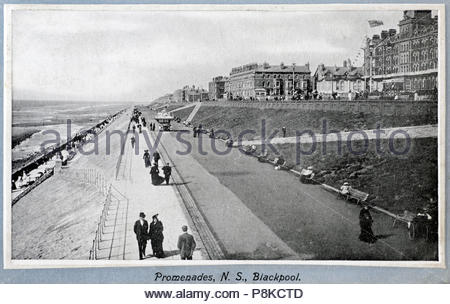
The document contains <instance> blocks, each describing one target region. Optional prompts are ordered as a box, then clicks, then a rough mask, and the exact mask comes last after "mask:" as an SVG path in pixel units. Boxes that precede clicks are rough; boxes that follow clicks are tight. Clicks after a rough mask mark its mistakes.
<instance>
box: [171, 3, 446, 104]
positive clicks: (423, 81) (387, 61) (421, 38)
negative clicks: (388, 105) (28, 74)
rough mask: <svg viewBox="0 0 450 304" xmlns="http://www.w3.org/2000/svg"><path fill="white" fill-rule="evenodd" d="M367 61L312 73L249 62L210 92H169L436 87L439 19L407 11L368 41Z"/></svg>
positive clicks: (225, 95)
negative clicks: (396, 27)
mask: <svg viewBox="0 0 450 304" xmlns="http://www.w3.org/2000/svg"><path fill="white" fill-rule="evenodd" d="M363 52H364V64H363V66H360V67H356V66H353V65H352V62H351V60H350V59H348V60H344V61H343V64H342V66H337V65H334V66H326V65H324V64H319V65H318V67H317V68H316V70H315V72H314V73H313V74H312V73H311V70H310V65H309V63H306V64H304V65H296V64H292V65H285V64H284V63H281V64H279V65H270V64H268V63H262V64H258V63H250V64H246V65H242V66H239V67H235V68H232V69H231V72H230V74H229V75H228V76H217V77H214V78H213V79H212V81H211V82H210V83H209V88H208V89H209V91H208V92H207V91H206V90H203V89H200V88H195V87H194V86H192V87H184V88H182V89H180V90H176V91H175V92H174V93H173V94H169V95H166V97H165V98H166V99H167V100H168V101H169V102H192V101H204V100H219V99H245V100H247V99H255V100H271V99H301V98H317V97H319V98H329V97H333V98H336V97H338V96H340V97H348V95H349V93H351V94H357V95H366V96H367V95H383V96H393V95H399V94H408V93H409V94H411V93H419V94H421V95H427V96H430V95H432V94H435V93H436V91H437V82H438V81H437V79H438V78H437V71H438V70H437V69H438V19H437V16H436V17H432V13H431V11H429V10H408V11H404V12H403V19H402V20H400V22H399V31H398V32H397V30H396V29H389V30H383V31H381V33H380V35H373V37H372V38H367V39H366V40H365V45H364V47H363Z"/></svg>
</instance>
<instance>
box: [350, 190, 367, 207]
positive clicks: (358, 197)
mask: <svg viewBox="0 0 450 304" xmlns="http://www.w3.org/2000/svg"><path fill="white" fill-rule="evenodd" d="M368 197H369V193H366V192H363V191H360V190H357V189H354V188H351V187H350V189H349V190H348V193H347V194H346V200H350V199H353V200H355V201H356V204H361V203H364V202H365V201H366V200H367V198H368Z"/></svg>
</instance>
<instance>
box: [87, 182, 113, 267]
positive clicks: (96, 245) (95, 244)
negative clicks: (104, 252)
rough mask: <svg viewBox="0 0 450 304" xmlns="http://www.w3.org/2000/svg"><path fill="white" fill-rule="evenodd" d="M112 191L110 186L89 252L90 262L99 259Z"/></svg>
mask: <svg viewBox="0 0 450 304" xmlns="http://www.w3.org/2000/svg"><path fill="white" fill-rule="evenodd" d="M111 189H112V185H111V184H109V186H108V190H107V194H106V197H105V200H104V203H103V209H102V213H101V215H100V218H99V221H98V223H97V229H96V230H95V237H94V240H93V241H92V248H91V250H90V251H89V260H97V259H98V251H99V250H100V242H101V241H102V235H103V229H104V228H105V225H106V218H107V216H108V211H109V208H110V206H111V201H112V200H111Z"/></svg>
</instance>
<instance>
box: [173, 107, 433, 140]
mask: <svg viewBox="0 0 450 304" xmlns="http://www.w3.org/2000/svg"><path fill="white" fill-rule="evenodd" d="M192 110H193V107H191V108H187V109H183V110H179V111H175V112H174V115H175V116H177V117H180V118H181V119H182V120H185V119H186V118H187V117H188V116H189V114H190V113H191V112H192ZM263 120H264V121H265V125H266V134H271V133H272V132H273V131H276V130H278V131H279V132H278V135H277V136H281V128H282V127H286V129H287V132H286V136H295V135H296V134H295V133H296V132H295V131H296V130H298V131H304V130H311V131H313V132H315V133H324V132H323V129H322V123H323V120H326V121H327V124H328V127H327V129H328V131H326V132H325V133H329V132H330V131H331V130H342V131H343V130H347V131H350V130H367V129H375V128H376V126H377V123H381V126H382V127H384V128H388V127H400V126H415V125H425V124H434V123H436V122H437V121H436V118H430V117H428V116H424V115H421V116H382V115H374V114H364V113H360V114H351V113H338V112H322V111H317V112H305V111H303V110H299V109H263V110H261V109H255V108H237V107H236V108H228V107H214V106H203V107H201V108H200V109H199V111H198V112H197V114H196V115H195V116H194V119H193V120H192V124H193V125H198V124H202V126H203V127H204V128H207V129H211V128H214V130H226V131H228V132H230V133H231V134H232V137H233V138H234V139H236V138H237V136H238V135H239V134H240V133H241V132H242V131H244V130H254V131H256V135H254V136H250V135H247V136H245V138H259V137H260V136H261V126H262V121H263Z"/></svg>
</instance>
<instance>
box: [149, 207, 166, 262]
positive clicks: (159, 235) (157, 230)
mask: <svg viewBox="0 0 450 304" xmlns="http://www.w3.org/2000/svg"><path fill="white" fill-rule="evenodd" d="M152 219H153V221H152V222H151V224H150V230H149V235H150V241H151V244H152V250H153V256H155V257H157V258H158V259H160V258H163V257H164V250H163V241H164V234H163V230H164V227H163V223H162V222H161V221H160V220H159V219H158V214H155V215H154V216H152Z"/></svg>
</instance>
